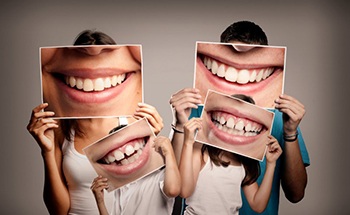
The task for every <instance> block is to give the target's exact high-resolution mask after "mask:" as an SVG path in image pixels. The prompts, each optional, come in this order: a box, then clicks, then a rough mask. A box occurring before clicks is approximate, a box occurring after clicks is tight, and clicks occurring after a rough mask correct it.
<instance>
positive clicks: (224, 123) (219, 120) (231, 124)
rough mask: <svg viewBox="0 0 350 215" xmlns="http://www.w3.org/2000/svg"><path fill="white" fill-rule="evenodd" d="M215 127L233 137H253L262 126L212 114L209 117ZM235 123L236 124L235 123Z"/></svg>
mask: <svg viewBox="0 0 350 215" xmlns="http://www.w3.org/2000/svg"><path fill="white" fill-rule="evenodd" d="M211 118H212V120H213V123H214V124H215V126H216V127H217V128H218V129H219V130H221V131H223V132H226V133H229V134H233V135H244V136H247V137H248V136H255V135H258V134H259V133H260V132H261V130H262V129H263V127H262V125H260V124H257V123H256V122H250V121H248V120H242V119H238V118H237V119H236V118H235V117H230V116H228V117H226V119H225V117H224V116H223V115H222V114H221V113H220V112H216V111H215V112H213V113H212V115H211ZM236 121H237V122H236Z"/></svg>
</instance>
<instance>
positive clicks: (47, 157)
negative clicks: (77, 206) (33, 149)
mask: <svg viewBox="0 0 350 215" xmlns="http://www.w3.org/2000/svg"><path fill="white" fill-rule="evenodd" d="M42 157H43V160H44V166H45V182H44V194H43V197H44V202H45V205H46V207H47V209H48V211H49V212H50V214H67V213H68V211H69V208H70V199H69V193H68V190H67V187H66V185H65V184H64V183H63V181H64V180H63V178H62V177H63V176H62V173H61V171H60V170H59V168H58V165H57V162H56V159H55V155H54V154H53V153H52V152H50V153H42Z"/></svg>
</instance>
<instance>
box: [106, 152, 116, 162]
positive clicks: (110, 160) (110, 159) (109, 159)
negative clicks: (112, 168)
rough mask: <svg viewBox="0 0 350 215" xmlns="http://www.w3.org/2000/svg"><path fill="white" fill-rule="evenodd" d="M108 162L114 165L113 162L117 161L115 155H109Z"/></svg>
mask: <svg viewBox="0 0 350 215" xmlns="http://www.w3.org/2000/svg"><path fill="white" fill-rule="evenodd" d="M107 160H108V162H109V163H112V162H114V161H115V157H114V156H113V155H111V154H109V155H108V156H107Z"/></svg>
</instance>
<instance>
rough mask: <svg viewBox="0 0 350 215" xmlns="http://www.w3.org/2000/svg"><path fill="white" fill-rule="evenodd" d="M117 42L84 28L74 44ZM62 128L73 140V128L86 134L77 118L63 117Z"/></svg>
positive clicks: (80, 133)
mask: <svg viewBox="0 0 350 215" xmlns="http://www.w3.org/2000/svg"><path fill="white" fill-rule="evenodd" d="M115 44H117V43H116V42H115V41H114V40H113V39H112V38H111V37H110V36H108V35H107V34H105V33H103V32H101V31H93V30H84V31H82V32H80V33H79V34H78V36H77V37H76V38H75V41H74V44H73V45H75V46H78V45H115ZM60 125H61V130H62V133H63V135H64V137H65V138H66V139H67V140H68V141H71V140H72V138H71V137H72V130H74V132H75V134H77V135H80V136H81V135H84V132H83V131H82V130H81V128H80V127H79V124H78V123H77V119H63V120H61V123H60Z"/></svg>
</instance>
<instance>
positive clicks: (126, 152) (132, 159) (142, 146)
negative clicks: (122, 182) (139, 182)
mask: <svg viewBox="0 0 350 215" xmlns="http://www.w3.org/2000/svg"><path fill="white" fill-rule="evenodd" d="M149 139H150V137H144V138H137V139H134V140H131V141H128V142H127V143H125V144H123V145H121V146H119V147H118V148H115V149H113V150H111V151H109V152H108V153H106V154H105V155H104V156H103V157H102V158H100V159H98V160H97V163H98V164H100V165H101V166H102V168H104V169H105V170H106V171H108V172H112V173H114V174H117V175H128V174H132V173H133V172H136V171H137V170H139V169H141V168H142V167H143V166H144V165H146V163H147V161H148V159H149V150H150V149H149V144H148V141H149Z"/></svg>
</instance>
